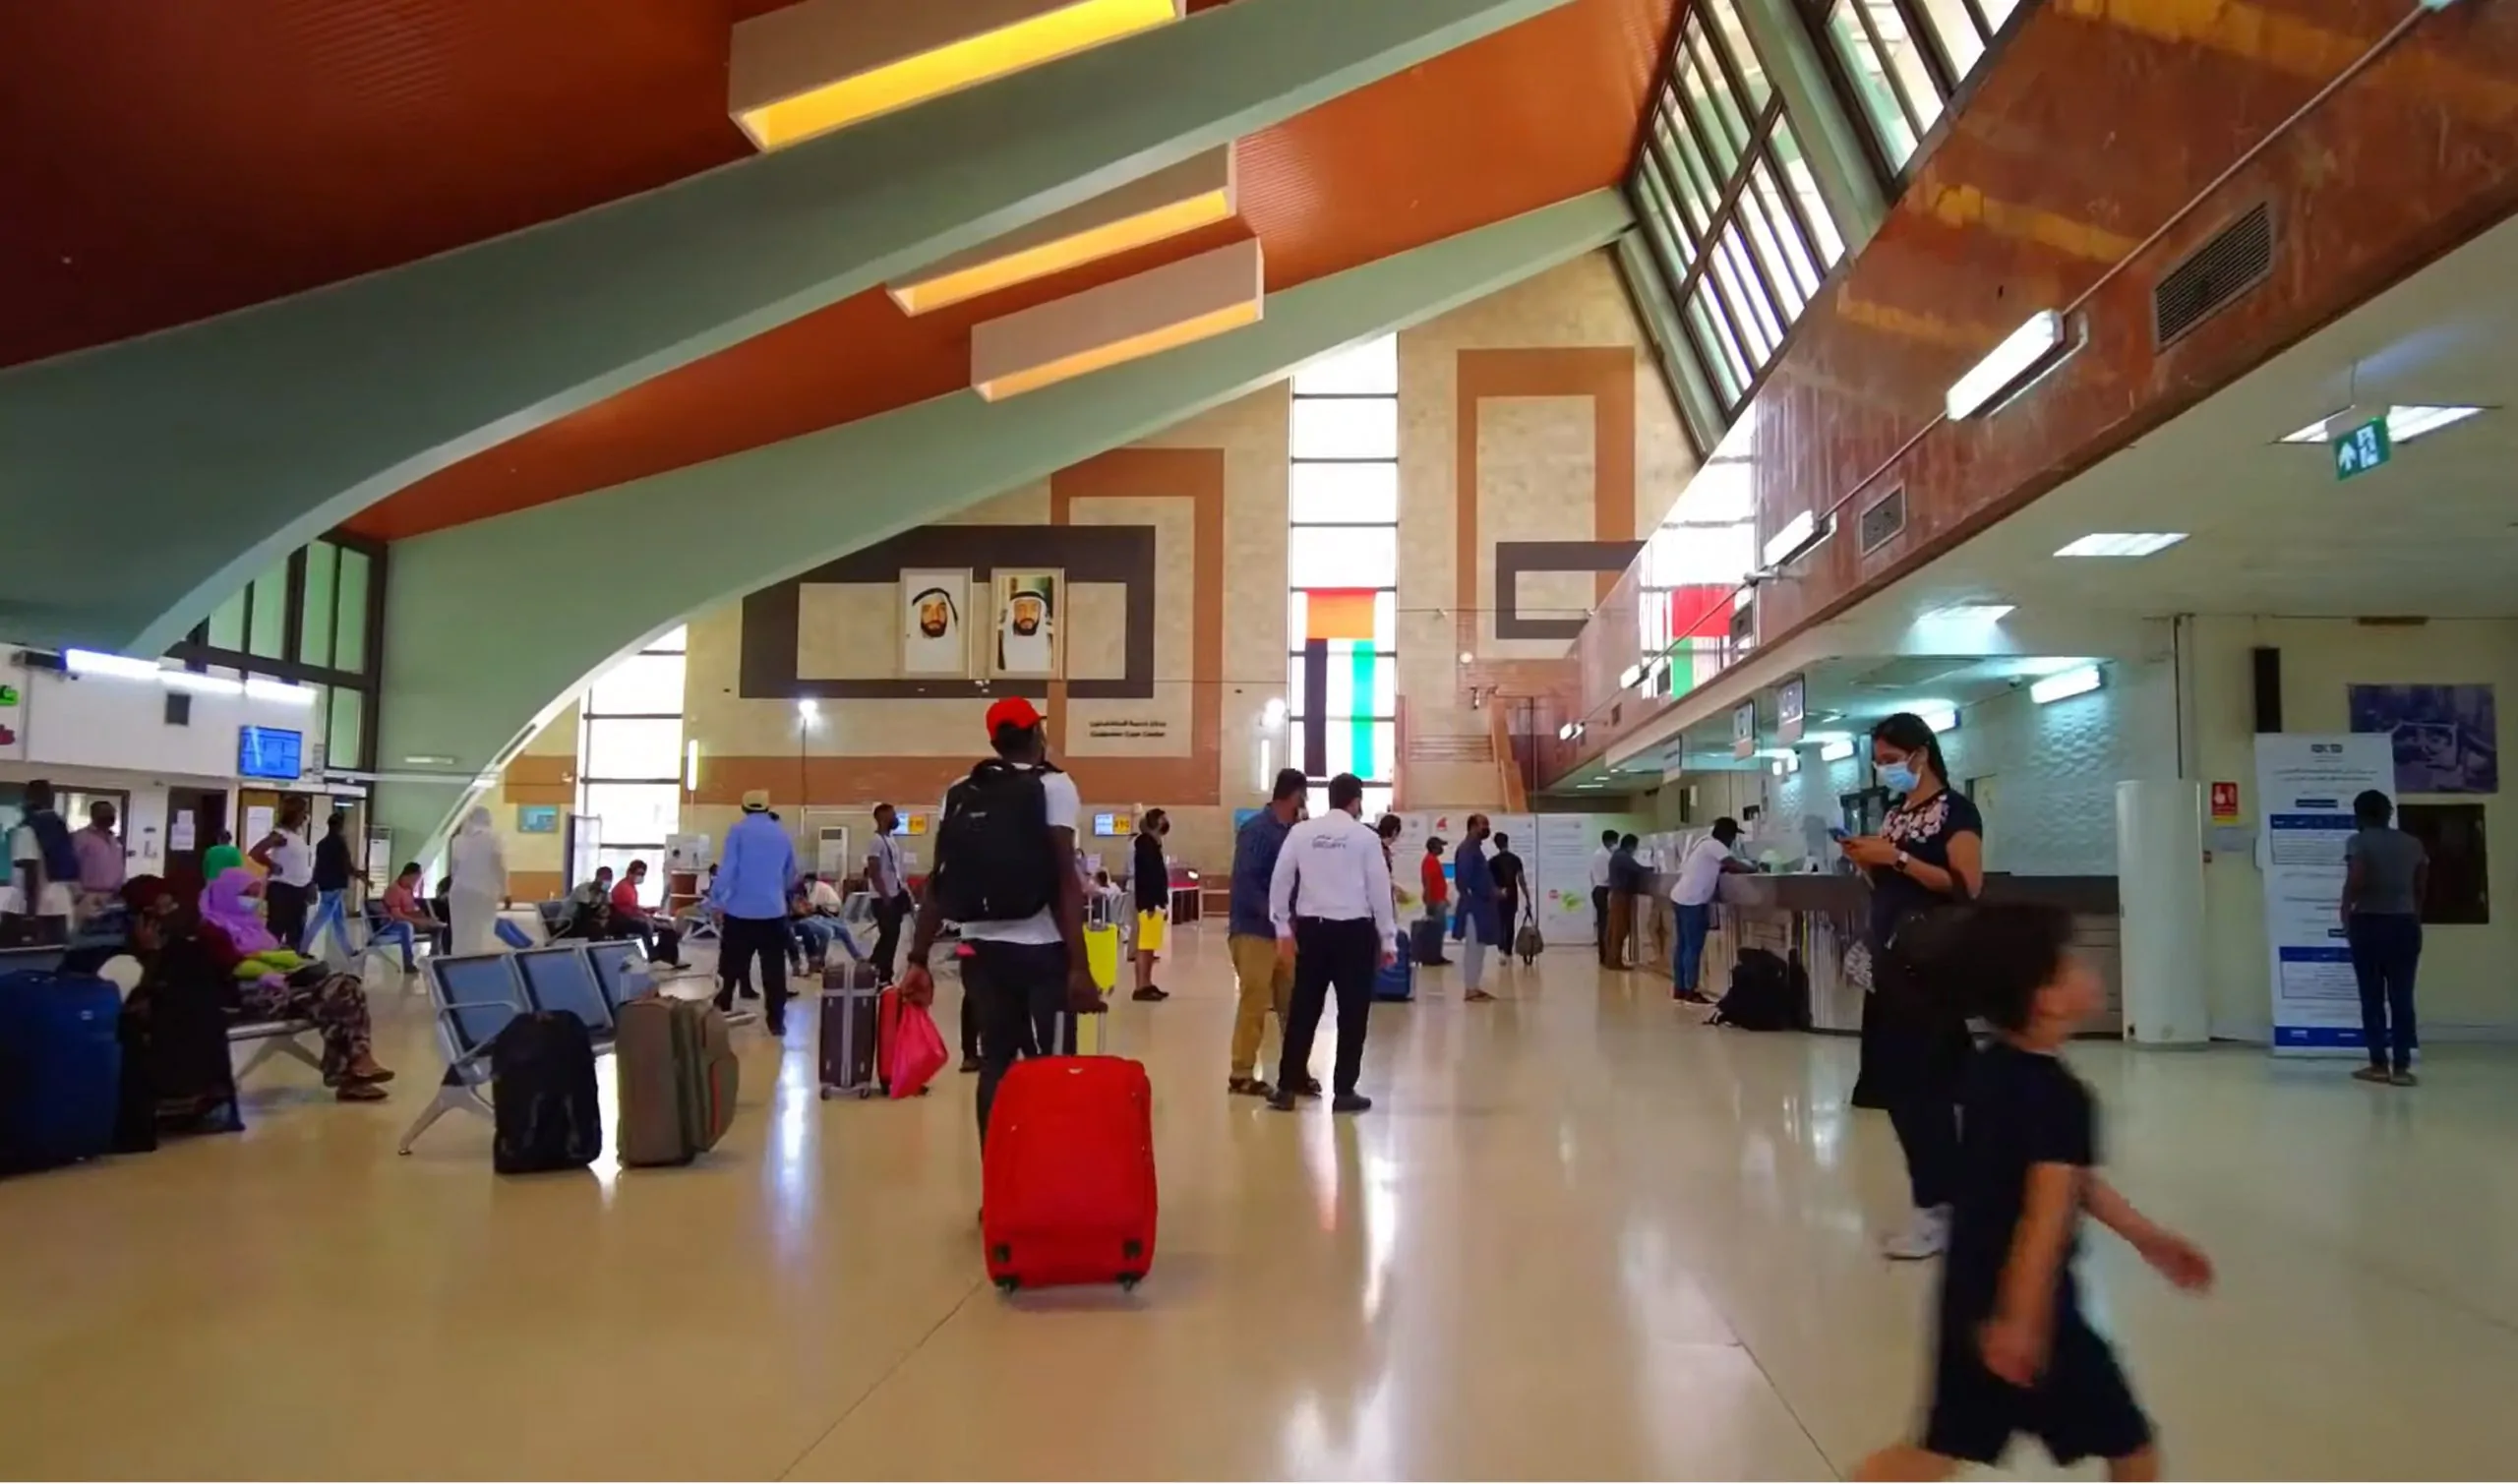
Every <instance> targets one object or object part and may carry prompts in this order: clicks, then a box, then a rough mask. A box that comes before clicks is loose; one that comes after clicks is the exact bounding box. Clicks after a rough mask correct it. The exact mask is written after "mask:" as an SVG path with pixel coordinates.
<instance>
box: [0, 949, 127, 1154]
mask: <svg viewBox="0 0 2518 1484" xmlns="http://www.w3.org/2000/svg"><path fill="white" fill-rule="evenodd" d="M121 1028H122V994H121V991H119V990H117V989H115V988H114V986H113V985H111V984H109V983H107V982H105V981H104V980H103V979H95V978H92V977H90V976H88V975H82V974H49V973H28V974H11V975H5V976H0V1171H10V1172H14V1171H18V1170H29V1169H45V1168H49V1167H50V1166H52V1165H55V1164H68V1163H71V1162H73V1161H75V1160H79V1159H89V1158H95V1157H96V1156H98V1155H102V1154H105V1153H106V1152H108V1151H110V1150H111V1149H112V1148H113V1142H114V1115H115V1113H116V1111H117V1110H118V1108H119V1105H120V1104H119V1099H120V1097H121V1089H122V1039H121Z"/></svg>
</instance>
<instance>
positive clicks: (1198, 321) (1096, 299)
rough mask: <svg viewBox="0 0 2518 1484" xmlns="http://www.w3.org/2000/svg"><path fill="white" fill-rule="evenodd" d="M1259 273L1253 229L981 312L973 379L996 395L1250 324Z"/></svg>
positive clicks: (1258, 306)
mask: <svg viewBox="0 0 2518 1484" xmlns="http://www.w3.org/2000/svg"><path fill="white" fill-rule="evenodd" d="M1266 281H1267V260H1266V257H1265V255H1264V254H1263V252H1262V251H1261V249H1260V246H1259V240H1258V239H1257V238H1255V237H1254V238H1251V239H1249V240H1247V241H1244V242H1236V243H1234V244H1233V245H1231V246H1230V247H1221V248H1217V249H1216V250H1215V251H1214V252H1211V253H1200V254H1199V255H1198V256H1196V257H1195V258H1183V259H1181V260H1180V261H1179V262H1177V263H1172V264H1167V265H1165V266H1164V267H1158V268H1153V269H1150V270H1149V271H1146V272H1142V273H1139V274H1137V275H1136V276H1135V277H1132V278H1122V279H1120V280H1118V281H1117V282H1116V283H1106V284H1104V285H1102V286H1101V287H1100V288H1094V289H1087V290H1085V291H1084V292H1083V293H1080V294H1070V295H1069V296H1067V297H1066V298H1063V299H1055V300H1051V301H1050V302H1049V303H1047V304H1043V305H1040V306H1039V307H1037V308H1034V309H1027V310H1024V311H1022V312H1021V313H1019V314H1012V315H1007V316H1005V317H1004V318H1003V319H999V320H989V321H988V322H986V323H985V324H982V325H979V326H974V327H973V328H972V330H971V385H972V386H974V387H975V388H977V389H978V391H979V394H980V395H981V396H984V397H986V398H988V399H989V401H991V402H999V401H1003V400H1004V399H1005V398H1007V397H1010V396H1020V395H1022V394H1023V393H1024V392H1026V391H1037V390H1039V389H1040V388H1041V387H1043V386H1049V385H1051V384H1052V383H1056V382H1063V381H1066V380H1067V379H1068V378H1070V377H1079V376H1083V375H1085V374H1086V373H1088V372H1095V371H1101V370H1103V369H1105V368H1107V367H1111V366H1116V365H1119V364H1121V363H1122V362H1126V361H1133V360H1136V359H1137V358H1138V357H1140V356H1150V355H1154V354H1156V353H1157V352H1159V351H1165V350H1171V349H1174V348H1176V347H1178V346H1182V345H1187V344H1189V343H1191V342H1192V341H1196V340H1203V339H1206V338H1207V337H1208V336H1210V335H1219V334H1222V333H1224V332H1225V331H1226V330H1229V329H1238V328H1240V327H1241V326H1244V325H1255V324H1257V323H1258V321H1259V319H1260V317H1261V315H1262V314H1263V313H1264V304H1265V299H1266Z"/></svg>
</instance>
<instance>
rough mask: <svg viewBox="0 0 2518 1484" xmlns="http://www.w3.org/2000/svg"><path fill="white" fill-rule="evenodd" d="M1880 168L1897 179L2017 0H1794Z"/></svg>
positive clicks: (2014, 13) (2016, 8) (1986, 54)
mask: <svg viewBox="0 0 2518 1484" xmlns="http://www.w3.org/2000/svg"><path fill="white" fill-rule="evenodd" d="M1797 4H1798V5H1799V8H1800V10H1801V14H1802V18H1803V20H1804V22H1805V23H1806V24H1807V25H1808V27H1809V29H1810V31H1811V33H1812V35H1813V36H1815V37H1816V38H1817V40H1818V43H1819V49H1820V50H1821V51H1823V52H1825V53H1827V57H1828V66H1829V71H1830V73H1831V74H1832V75H1833V77H1834V80H1835V83H1836V89H1837V91H1838V93H1839V94H1840V95H1841V96H1842V97H1843V100H1844V101H1845V103H1846V104H1847V105H1848V111H1850V112H1851V113H1852V114H1853V116H1854V118H1855V119H1856V120H1857V121H1858V122H1859V123H1860V124H1861V125H1862V133H1863V138H1864V141H1865V143H1866V144H1867V145H1868V146H1869V148H1870V149H1871V152H1872V156H1873V162H1874V164H1876V165H1877V166H1878V167H1879V169H1880V172H1881V178H1882V179H1883V180H1884V181H1886V182H1888V184H1889V185H1890V186H1892V187H1893V186H1895V185H1897V184H1899V183H1901V182H1902V181H1903V180H1904V179H1905V177H1906V175H1907V173H1908V172H1909V171H1910V170H1911V169H1912V168H1913V166H1914V163H1915V161H1916V160H1917V159H1918V158H1920V157H1921V156H1922V154H1923V151H1924V146H1925V144H1926V143H1927V142H1928V141H1929V140H1930V139H1931V137H1932V134H1933V131H1934V130H1935V129H1937V128H1939V127H1940V126H1941V124H1942V123H1943V122H1944V121H1945V120H1946V119H1948V117H1949V115H1950V114H1951V113H1952V112H1954V111H1955V110H1956V108H1957V106H1958V103H1959V101H1960V98H1961V96H1962V94H1963V93H1964V92H1965V90H1966V89H1967V87H1968V85H1969V82H1970V80H1971V79H1972V78H1973V77H1974V76H1975V75H1976V74H1977V73H1979V72H1980V71H1982V70H1983V68H1984V65H1985V62H1986V60H1987V59H1988V58H1990V57H1991V56H1993V54H1994V52H1995V50H1996V49H1997V45H1998V43H1999V42H2000V41H2001V39H2002V37H2003V35H2004V32H2005V31H2006V30H2007V29H2008V27H2009V26H2010V24H2011V22H2012V21H2013V20H2014V19H2016V18H2017V17H2018V16H2019V14H2020V13H2021V12H2023V11H2025V10H2026V9H2027V8H2028V6H2027V4H2026V0H1797Z"/></svg>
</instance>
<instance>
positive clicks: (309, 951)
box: [297, 891, 358, 961]
mask: <svg viewBox="0 0 2518 1484" xmlns="http://www.w3.org/2000/svg"><path fill="white" fill-rule="evenodd" d="M348 900H349V893H348V892H345V891H328V892H323V893H320V894H318V896H317V899H316V902H315V915H314V917H312V918H310V919H308V920H307V923H306V940H305V941H304V942H302V943H300V944H298V945H297V951H298V952H300V953H302V954H305V955H306V956H307V957H308V958H321V957H323V955H322V954H320V953H317V952H316V951H315V945H316V944H318V943H320V942H322V941H323V940H324V933H325V931H326V930H327V929H330V932H331V934H332V937H333V940H334V941H336V942H338V943H339V944H340V945H341V957H343V958H345V959H350V960H353V961H355V960H356V959H357V958H358V950H357V948H356V947H354V946H352V944H351V943H350V920H349V909H348V907H347V906H346V905H345V904H346V903H347V902H348Z"/></svg>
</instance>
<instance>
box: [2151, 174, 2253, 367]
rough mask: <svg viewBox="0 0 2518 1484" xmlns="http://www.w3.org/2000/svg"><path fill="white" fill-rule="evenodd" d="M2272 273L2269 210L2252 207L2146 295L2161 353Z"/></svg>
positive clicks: (2172, 270)
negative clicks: (2149, 301)
mask: <svg viewBox="0 0 2518 1484" xmlns="http://www.w3.org/2000/svg"><path fill="white" fill-rule="evenodd" d="M2272 272H2273V208H2272V205H2271V204H2270V203H2262V204H2259V205H2257V206H2256V207H2255V208H2253V209H2251V210H2249V211H2248V213H2247V214H2246V215H2244V216H2241V217H2240V218H2239V219H2238V220H2236V221H2233V222H2231V223H2230V224H2229V225H2228V226H2225V227H2223V228H2221V230H2220V232H2219V233H2218V234H2217V235H2216V236H2214V237H2213V238H2212V240H2211V241H2209V242H2207V243H2205V244H2203V245H2202V246H2201V247H2199V248H2196V249H2195V250H2194V252H2193V253H2192V254H2191V255H2189V256H2188V258H2187V260H2186V261H2185V262H2184V263H2181V264H2179V265H2178V266H2177V267H2173V268H2170V269H2169V270H2168V272H2167V273H2166V274H2164V275H2163V276H2162V277H2161V278H2160V281H2159V284H2158V286H2157V287H2155V288H2153V289H2152V290H2151V327H2152V333H2153V334H2154V335H2155V336H2156V338H2157V341H2158V344H2159V347H2160V348H2161V349H2162V350H2166V349H2167V348H2168V347H2169V346H2171V345H2174V344H2176V343H2177V342H2178V341H2179V340H2180V339H2182V338H2184V337H2185V336H2186V334H2187V333H2188V331H2189V330H2191V329H2193V328H2194V326H2197V325H2200V324H2202V323H2203V322H2204V321H2206V320H2208V319H2210V318H2212V317H2213V316H2214V315H2217V314H2219V313H2220V312H2221V311H2222V310H2224V309H2227V308H2228V307H2229V306H2230V304H2231V303H2232V302H2233V301H2235V300H2236V299H2237V298H2238V297H2239V296H2240V295H2241V294H2244V293H2246V292H2247V291H2248V289H2251V288H2253V287H2255V286H2256V285H2257V284H2259V283H2262V282H2263V281H2264V280H2265V279H2266V278H2267V277H2269V276H2271V274H2272Z"/></svg>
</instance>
